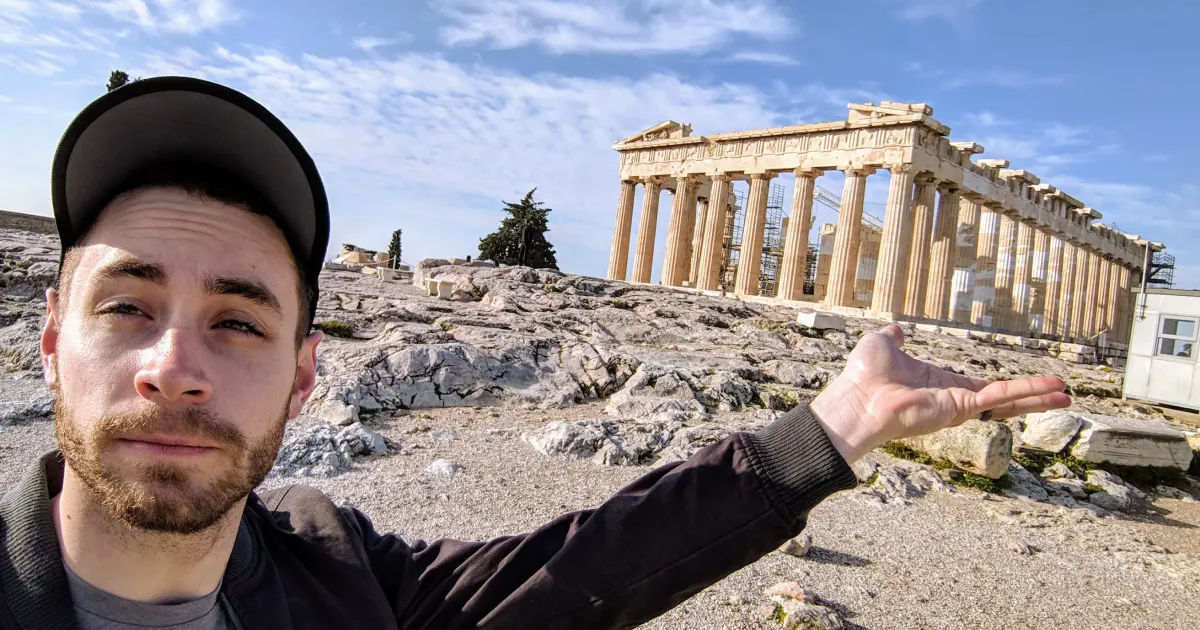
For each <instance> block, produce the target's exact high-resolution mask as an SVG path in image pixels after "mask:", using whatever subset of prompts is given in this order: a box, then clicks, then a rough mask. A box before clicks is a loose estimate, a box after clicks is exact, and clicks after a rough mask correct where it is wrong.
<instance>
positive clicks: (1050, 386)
mask: <svg viewBox="0 0 1200 630" xmlns="http://www.w3.org/2000/svg"><path fill="white" fill-rule="evenodd" d="M1066 386H1067V385H1066V383H1064V382H1063V381H1062V379H1059V378H1055V377H1053V376H1038V377H1034V378H1023V379H1019V380H1015V381H998V382H995V383H991V384H989V385H987V386H986V387H984V388H983V389H980V390H979V391H977V392H975V395H974V396H972V397H971V407H972V408H971V409H970V414H971V417H975V416H978V415H979V414H980V413H982V412H983V411H984V410H987V409H991V410H992V415H993V417H997V418H998V417H1010V416H1009V415H1003V413H1004V412H1007V411H1009V410H1013V409H1018V408H1022V406H1023V405H1024V403H1023V402H1022V401H1026V400H1036V401H1043V397H1047V396H1048V398H1044V401H1047V402H1053V403H1059V402H1062V401H1064V400H1065V401H1066V402H1065V404H1062V405H1058V406H1056V407H1050V408H1051V409H1056V408H1058V407H1066V406H1067V405H1070V404H1071V399H1070V397H1069V396H1067V395H1066V394H1064V393H1062V392H1063V390H1064V389H1066ZM1055 394H1057V395H1058V396H1054V395H1055ZM1017 403H1022V404H1021V405H1018V404H1017ZM1021 413H1032V412H1025V411H1020V412H1016V413H1013V414H1010V415H1020V414H1021Z"/></svg>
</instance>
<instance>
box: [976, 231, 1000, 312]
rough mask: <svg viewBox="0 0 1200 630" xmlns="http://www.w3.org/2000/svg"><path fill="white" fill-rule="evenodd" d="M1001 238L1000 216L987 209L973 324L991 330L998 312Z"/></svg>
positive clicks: (979, 251) (978, 251)
mask: <svg viewBox="0 0 1200 630" xmlns="http://www.w3.org/2000/svg"><path fill="white" fill-rule="evenodd" d="M999 238H1000V213H999V212H996V211H995V210H993V209H991V208H988V207H984V208H983V209H982V210H980V211H979V245H978V247H977V248H976V253H975V293H974V296H973V297H972V299H971V323H972V324H975V325H976V326H983V327H985V328H986V327H991V326H993V325H995V324H994V322H993V321H992V320H993V317H994V316H995V313H996V312H995V308H996V249H997V246H998V244H999Z"/></svg>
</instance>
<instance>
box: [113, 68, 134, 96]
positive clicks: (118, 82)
mask: <svg viewBox="0 0 1200 630" xmlns="http://www.w3.org/2000/svg"><path fill="white" fill-rule="evenodd" d="M128 83H129V75H128V74H126V73H125V72H124V71H121V70H113V71H112V72H111V73H110V74H109V75H108V91H109V92H111V91H113V90H115V89H117V88H119V87H121V86H123V85H127V84H128Z"/></svg>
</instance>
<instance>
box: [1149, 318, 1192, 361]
mask: <svg viewBox="0 0 1200 630" xmlns="http://www.w3.org/2000/svg"><path fill="white" fill-rule="evenodd" d="M1168 319H1176V320H1181V321H1188V322H1191V323H1192V334H1191V335H1168V334H1166V333H1164V332H1163V326H1165V325H1166V323H1167V320H1168ZM1155 328H1156V330H1155V333H1154V355H1153V356H1154V358H1155V359H1168V360H1171V361H1178V362H1181V363H1195V362H1196V359H1197V355H1200V351H1198V346H1200V315H1168V314H1165V313H1160V314H1159V316H1158V324H1157V326H1155ZM1163 339H1173V340H1178V341H1190V342H1191V343H1192V352H1191V356H1187V357H1181V356H1176V355H1173V354H1162V353H1161V352H1160V351H1159V349H1160V348H1162V340H1163Z"/></svg>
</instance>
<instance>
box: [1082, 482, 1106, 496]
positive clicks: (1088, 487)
mask: <svg viewBox="0 0 1200 630" xmlns="http://www.w3.org/2000/svg"><path fill="white" fill-rule="evenodd" d="M1083 489H1084V490H1087V491H1088V494H1091V493H1093V492H1104V488H1101V487H1100V486H1096V485H1092V484H1090V483H1085V484H1083Z"/></svg>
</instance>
